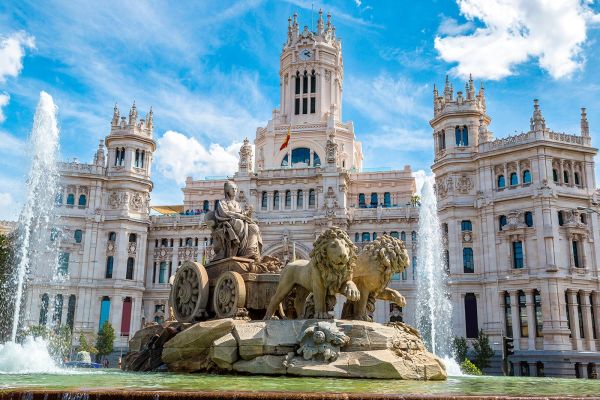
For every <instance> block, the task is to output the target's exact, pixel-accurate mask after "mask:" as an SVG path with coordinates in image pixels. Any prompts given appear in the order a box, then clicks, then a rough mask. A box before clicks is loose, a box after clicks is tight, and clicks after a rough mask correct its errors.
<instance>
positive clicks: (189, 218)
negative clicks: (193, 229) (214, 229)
mask: <svg viewBox="0 0 600 400" xmlns="http://www.w3.org/2000/svg"><path fill="white" fill-rule="evenodd" d="M205 216H206V214H205V213H202V214H190V215H185V214H170V215H151V216H150V222H152V223H153V224H173V223H184V224H190V223H195V224H200V223H202V222H204V217H205Z"/></svg>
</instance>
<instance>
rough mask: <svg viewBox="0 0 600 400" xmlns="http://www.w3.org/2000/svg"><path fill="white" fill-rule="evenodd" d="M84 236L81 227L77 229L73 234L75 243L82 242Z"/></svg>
mask: <svg viewBox="0 0 600 400" xmlns="http://www.w3.org/2000/svg"><path fill="white" fill-rule="evenodd" d="M82 237H83V233H82V232H81V229H75V233H74V234H73V238H74V239H75V243H81V239H82Z"/></svg>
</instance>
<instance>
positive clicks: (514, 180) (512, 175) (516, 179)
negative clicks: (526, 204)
mask: <svg viewBox="0 0 600 400" xmlns="http://www.w3.org/2000/svg"><path fill="white" fill-rule="evenodd" d="M518 184H519V177H518V176H517V173H516V172H511V173H510V185H511V186H515V185H518Z"/></svg>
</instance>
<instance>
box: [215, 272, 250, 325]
mask: <svg viewBox="0 0 600 400" xmlns="http://www.w3.org/2000/svg"><path fill="white" fill-rule="evenodd" d="M245 305H246V284H245V283H244V279H243V278H242V276H241V275H240V274H239V273H237V272H235V271H226V272H223V273H222V274H221V275H220V276H219V278H218V279H217V283H216V284H215V291H214V295H213V308H214V310H215V313H216V314H217V317H218V318H235V317H237V316H238V315H239V313H240V312H243V311H244V307H245Z"/></svg>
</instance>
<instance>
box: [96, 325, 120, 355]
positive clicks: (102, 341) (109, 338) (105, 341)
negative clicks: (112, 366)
mask: <svg viewBox="0 0 600 400" xmlns="http://www.w3.org/2000/svg"><path fill="white" fill-rule="evenodd" d="M114 341H115V329H114V328H113V327H112V325H111V324H110V323H109V322H108V321H105V322H104V324H103V325H102V328H100V333H98V338H97V339H96V349H98V353H96V354H97V355H98V356H99V357H102V356H106V355H109V354H110V353H112V351H113V343H114Z"/></svg>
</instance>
